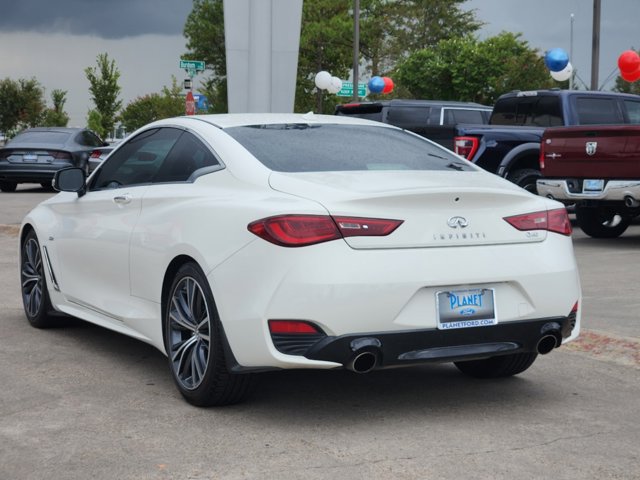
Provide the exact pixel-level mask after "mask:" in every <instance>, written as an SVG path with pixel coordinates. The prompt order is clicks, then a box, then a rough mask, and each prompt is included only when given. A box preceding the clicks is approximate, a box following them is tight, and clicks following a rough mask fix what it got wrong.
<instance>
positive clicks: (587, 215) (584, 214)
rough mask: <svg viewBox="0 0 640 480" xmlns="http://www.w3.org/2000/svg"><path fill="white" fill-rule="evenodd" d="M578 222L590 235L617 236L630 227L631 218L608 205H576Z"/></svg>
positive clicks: (598, 236)
mask: <svg viewBox="0 0 640 480" xmlns="http://www.w3.org/2000/svg"><path fill="white" fill-rule="evenodd" d="M576 222H577V223H578V226H579V227H580V228H581V229H582V231H583V232H584V233H586V234H587V235H589V236H590V237H594V238H616V237H619V236H620V235H622V234H623V233H624V232H625V230H626V229H627V228H628V227H629V225H630V224H631V218H629V217H623V216H622V215H619V214H618V213H616V212H615V211H614V210H612V209H610V208H606V207H576Z"/></svg>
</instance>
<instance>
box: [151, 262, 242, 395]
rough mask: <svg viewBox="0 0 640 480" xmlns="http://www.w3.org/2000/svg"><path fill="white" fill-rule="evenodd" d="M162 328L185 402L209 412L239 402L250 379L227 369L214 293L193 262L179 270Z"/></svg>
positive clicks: (176, 379) (174, 375)
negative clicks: (210, 407) (207, 409)
mask: <svg viewBox="0 0 640 480" xmlns="http://www.w3.org/2000/svg"><path fill="white" fill-rule="evenodd" d="M163 324H164V325H163V328H164V336H165V347H166V350H167V355H168V357H169V367H170V369H171V374H172V375H173V380H174V382H175V384H176V386H177V387H178V390H179V391H180V393H181V394H182V396H183V397H184V398H185V399H186V400H187V401H188V402H189V403H191V404H192V405H196V406H199V407H209V406H221V405H230V404H233V403H238V402H241V401H242V400H244V398H245V397H246V394H247V392H248V387H249V382H250V375H248V374H234V373H231V372H229V370H228V368H227V363H226V359H225V355H224V346H223V339H222V325H221V323H220V319H219V317H218V312H217V310H216V306H215V303H214V300H213V294H212V293H211V289H210V288H209V284H208V282H207V279H206V277H205V275H204V273H202V270H201V269H200V268H199V267H198V266H197V265H196V264H195V263H187V264H185V265H183V266H182V267H180V269H179V270H178V272H177V273H176V276H175V278H174V280H173V283H172V285H171V289H170V290H169V296H168V298H167V301H166V307H165V313H164V322H163Z"/></svg>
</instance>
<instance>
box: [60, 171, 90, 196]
mask: <svg viewBox="0 0 640 480" xmlns="http://www.w3.org/2000/svg"><path fill="white" fill-rule="evenodd" d="M53 188H55V189H56V190H57V191H59V192H77V193H78V194H79V195H80V196H82V195H84V191H85V189H86V183H85V176H84V170H82V169H81V168H75V167H74V168H64V169H62V170H58V171H57V172H56V173H55V175H54V176H53Z"/></svg>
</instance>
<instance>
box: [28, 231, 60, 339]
mask: <svg viewBox="0 0 640 480" xmlns="http://www.w3.org/2000/svg"><path fill="white" fill-rule="evenodd" d="M20 284H21V293H22V304H23V306H24V313H25V315H26V317H27V320H29V323H30V324H31V325H32V326H33V327H36V328H48V327H52V326H54V325H55V323H56V322H55V317H52V316H51V312H52V310H53V309H52V307H51V301H50V299H49V291H48V290H47V279H46V278H45V273H44V261H43V258H42V251H41V250H40V244H39V243H38V238H37V237H36V234H35V232H34V231H33V230H32V231H30V232H29V233H28V234H27V236H26V237H25V239H24V241H23V242H22V245H21V248H20Z"/></svg>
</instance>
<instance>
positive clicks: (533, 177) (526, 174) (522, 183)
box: [507, 168, 542, 195]
mask: <svg viewBox="0 0 640 480" xmlns="http://www.w3.org/2000/svg"><path fill="white" fill-rule="evenodd" d="M539 178H542V174H541V173H540V172H539V171H538V170H534V169H533V168H523V169H522V170H515V171H513V172H511V173H509V175H507V180H509V181H510V182H513V183H515V184H516V185H518V186H519V187H522V188H524V189H525V190H526V191H527V192H530V193H533V194H535V195H537V194H538V189H537V187H536V182H537V180H538V179H539Z"/></svg>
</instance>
